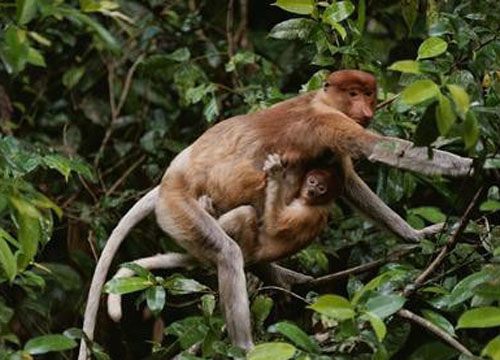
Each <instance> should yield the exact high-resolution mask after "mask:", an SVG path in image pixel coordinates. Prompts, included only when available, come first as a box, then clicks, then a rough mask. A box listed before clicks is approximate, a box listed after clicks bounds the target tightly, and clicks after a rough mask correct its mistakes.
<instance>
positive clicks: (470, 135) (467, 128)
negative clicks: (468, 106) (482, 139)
mask: <svg viewBox="0 0 500 360" xmlns="http://www.w3.org/2000/svg"><path fill="white" fill-rule="evenodd" d="M463 137H464V142H465V148H466V149H468V150H470V149H472V148H473V147H474V145H476V142H477V139H478V138H479V125H478V123H477V118H476V115H475V114H474V113H473V112H472V111H467V115H466V116H465V121H464V125H463Z"/></svg>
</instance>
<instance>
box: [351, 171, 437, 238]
mask: <svg viewBox="0 0 500 360" xmlns="http://www.w3.org/2000/svg"><path fill="white" fill-rule="evenodd" d="M346 177H347V178H346V186H345V195H346V197H347V199H348V201H349V202H350V203H351V204H352V205H353V206H354V207H355V208H357V209H358V210H359V211H360V212H361V213H363V214H364V215H365V216H367V217H368V218H370V219H372V220H373V221H374V222H375V223H376V224H378V225H381V226H383V227H384V228H386V229H388V230H390V231H391V232H393V233H394V234H396V235H398V236H400V237H402V238H403V239H406V240H410V241H420V240H422V239H424V238H425V237H426V236H428V235H432V234H434V233H437V232H439V231H441V230H442V228H443V224H436V225H432V226H429V227H427V228H425V229H422V230H415V229H414V228H412V227H411V226H410V225H409V224H408V223H407V222H406V221H404V220H403V219H402V218H401V216H399V215H398V214H396V213H395V212H394V211H393V210H392V209H391V208H390V207H388V206H387V205H386V204H385V203H384V202H383V201H382V200H380V198H379V197H378V196H377V195H376V194H375V193H374V192H373V191H371V189H370V188H369V187H368V185H366V184H365V183H364V182H363V180H361V178H360V177H359V176H358V175H357V174H356V173H355V172H354V171H350V172H349V173H348V174H347V176H346Z"/></svg>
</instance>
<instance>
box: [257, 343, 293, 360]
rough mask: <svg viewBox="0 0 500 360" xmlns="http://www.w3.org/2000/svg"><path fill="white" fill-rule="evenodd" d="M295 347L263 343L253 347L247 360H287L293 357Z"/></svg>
mask: <svg viewBox="0 0 500 360" xmlns="http://www.w3.org/2000/svg"><path fill="white" fill-rule="evenodd" d="M296 351H297V349H295V346H293V345H290V344H287V343H283V342H274V343H264V344H259V345H257V346H256V347H254V348H253V349H252V350H251V351H250V352H249V353H248V355H247V360H269V359H273V360H288V359H291V358H292V357H293V355H295V353H296Z"/></svg>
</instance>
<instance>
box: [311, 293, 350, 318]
mask: <svg viewBox="0 0 500 360" xmlns="http://www.w3.org/2000/svg"><path fill="white" fill-rule="evenodd" d="M308 308H309V309H313V310H314V311H316V312H319V313H320V314H323V315H326V316H330V317H332V318H334V319H336V320H347V319H352V318H353V317H354V316H355V315H356V312H355V311H354V307H353V306H352V305H351V303H349V300H347V299H346V298H343V297H342V296H338V295H323V296H320V297H318V298H317V299H316V302H315V303H314V304H312V305H310V306H308Z"/></svg>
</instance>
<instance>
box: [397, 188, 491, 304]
mask: <svg viewBox="0 0 500 360" xmlns="http://www.w3.org/2000/svg"><path fill="white" fill-rule="evenodd" d="M483 190H484V185H483V186H481V187H480V188H479V190H478V191H476V194H475V195H474V197H473V198H472V200H471V202H470V203H469V206H467V209H466V210H465V212H464V214H463V215H462V217H461V218H460V222H459V225H458V229H457V230H456V231H455V232H454V233H453V235H452V236H451V237H450V238H449V239H448V241H447V242H446V244H444V246H443V247H442V248H441V250H440V251H439V254H438V255H437V256H436V258H435V259H434V260H433V261H432V262H431V263H430V264H429V266H428V267H427V268H426V269H425V270H424V271H423V272H422V273H421V274H420V275H419V276H418V277H417V278H416V279H415V281H414V283H413V285H412V286H411V287H407V288H406V289H405V291H404V295H405V296H408V295H409V293H411V292H412V291H413V290H414V289H416V288H418V287H419V286H420V285H421V284H423V283H424V282H425V280H427V278H428V277H429V275H430V274H432V273H433V272H434V271H435V270H436V269H437V268H438V267H439V265H441V262H442V261H443V260H444V258H445V257H446V255H447V254H448V252H449V251H450V250H451V249H453V247H454V246H455V244H456V243H457V241H458V239H459V237H460V236H461V235H462V233H463V231H464V230H465V228H466V227H467V224H468V223H469V220H470V218H471V215H472V210H473V209H474V207H475V206H476V204H477V201H478V200H479V196H480V195H481V193H482V192H483Z"/></svg>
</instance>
